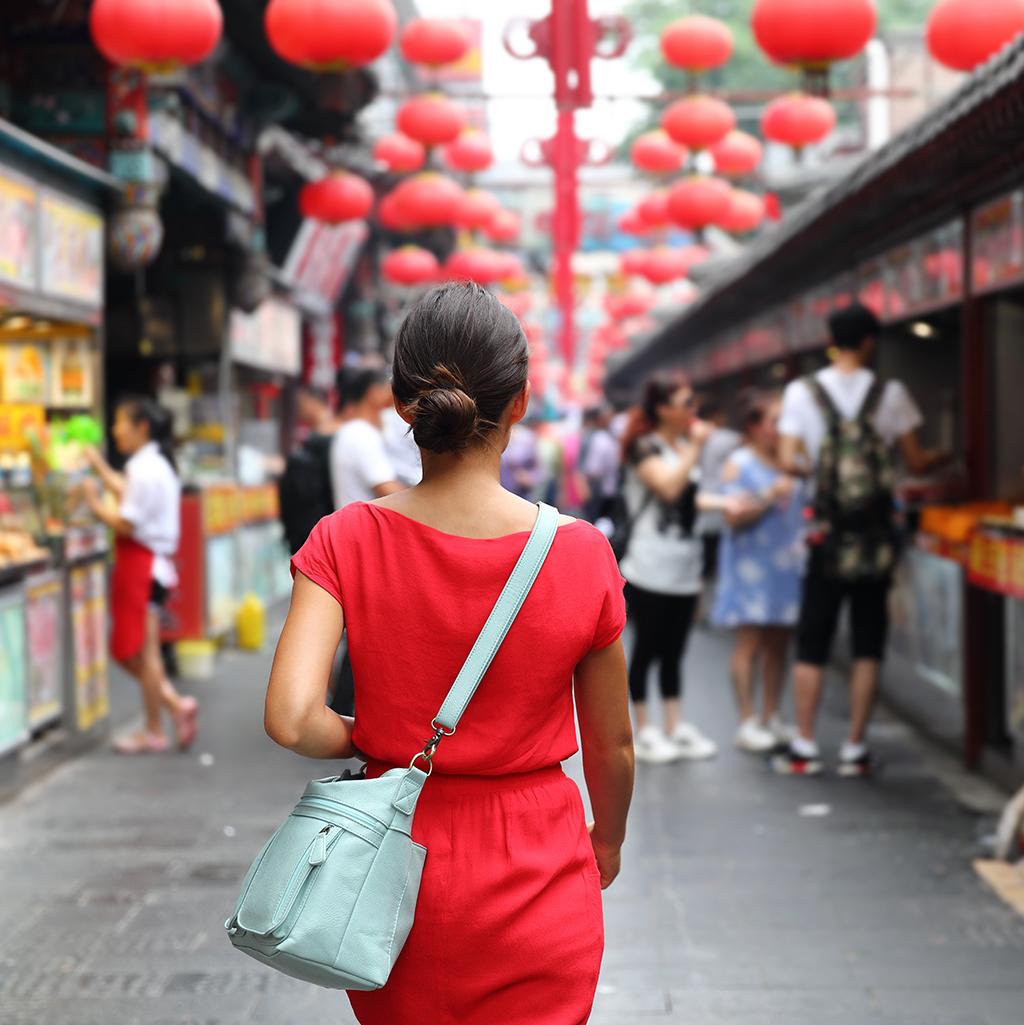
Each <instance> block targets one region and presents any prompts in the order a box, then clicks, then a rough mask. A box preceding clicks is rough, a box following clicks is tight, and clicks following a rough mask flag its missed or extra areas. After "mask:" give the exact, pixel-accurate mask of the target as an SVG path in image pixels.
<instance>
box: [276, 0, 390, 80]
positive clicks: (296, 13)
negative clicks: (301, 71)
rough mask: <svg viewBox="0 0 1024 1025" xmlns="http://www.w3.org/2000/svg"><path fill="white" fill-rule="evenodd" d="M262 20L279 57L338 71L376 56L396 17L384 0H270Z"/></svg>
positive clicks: (387, 42)
mask: <svg viewBox="0 0 1024 1025" xmlns="http://www.w3.org/2000/svg"><path fill="white" fill-rule="evenodd" d="M264 21H265V24H266V30H267V39H269V40H270V45H271V46H272V47H273V48H274V50H275V51H276V52H277V54H278V56H280V57H282V58H284V60H286V61H290V62H291V63H292V64H298V65H300V66H301V67H304V68H307V69H309V70H310V71H344V70H346V69H348V68H353V67H360V66H362V65H363V64H369V63H371V62H372V61H375V60H376V59H377V58H378V57H380V56H381V54H383V53H384V51H385V50H387V48H388V47H389V46H390V45H391V40H392V39H393V38H394V35H395V28H396V26H397V23H398V18H397V16H396V15H395V9H394V8H393V7H392V6H391V2H390V0H270V4H269V5H268V6H267V11H266V14H265V16H264Z"/></svg>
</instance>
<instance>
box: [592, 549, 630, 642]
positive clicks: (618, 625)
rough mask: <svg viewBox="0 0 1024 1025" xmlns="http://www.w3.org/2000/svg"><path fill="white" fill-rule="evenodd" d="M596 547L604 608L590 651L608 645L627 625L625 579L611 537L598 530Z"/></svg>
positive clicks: (602, 605)
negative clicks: (613, 549) (614, 552)
mask: <svg viewBox="0 0 1024 1025" xmlns="http://www.w3.org/2000/svg"><path fill="white" fill-rule="evenodd" d="M594 534H595V535H596V540H595V548H597V550H598V560H599V567H600V568H599V571H598V586H599V587H600V589H601V593H602V598H601V611H600V613H599V615H598V618H597V626H596V627H595V629H594V639H593V640H592V641H591V643H590V650H591V651H599V650H600V649H602V648H607V647H608V645H609V644H613V643H614V642H615V641H617V640H618V639H619V637H621V636H622V631H623V630H624V629H625V627H626V596H625V594H624V593H623V588H624V586H625V583H626V581H625V580H623V579H622V574H621V573H620V572H619V564H618V563H617V562H616V561H615V555H614V554H613V552H612V547H611V545H610V544H609V543H608V539H607V538H606V537H605V536H604V535H603V534H602V533H601V532H600V531H597V530H595V531H594Z"/></svg>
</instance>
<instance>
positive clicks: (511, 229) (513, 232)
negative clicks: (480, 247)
mask: <svg viewBox="0 0 1024 1025" xmlns="http://www.w3.org/2000/svg"><path fill="white" fill-rule="evenodd" d="M522 230H523V222H522V219H521V218H520V216H519V214H517V213H515V212H514V211H512V210H499V211H498V212H497V213H496V214H495V215H494V216H493V217H492V218H491V222H490V224H488V225H487V226H486V227H485V228H484V232H485V233H486V235H487V237H488V238H489V239H490V240H491V241H492V242H504V243H510V242H515V240H516V239H517V238H519V233H520V231H522Z"/></svg>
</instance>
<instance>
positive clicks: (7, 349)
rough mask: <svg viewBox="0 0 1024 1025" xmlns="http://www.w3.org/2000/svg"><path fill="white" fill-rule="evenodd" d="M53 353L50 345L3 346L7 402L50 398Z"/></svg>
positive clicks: (39, 401)
mask: <svg viewBox="0 0 1024 1025" xmlns="http://www.w3.org/2000/svg"><path fill="white" fill-rule="evenodd" d="M50 363H51V354H50V350H49V348H48V347H47V346H43V345H31V344H18V343H14V344H8V345H5V346H4V347H3V372H2V375H0V376H2V378H3V400H4V402H38V403H42V404H44V405H45V404H46V403H47V402H48V401H49V399H50V388H49V385H50Z"/></svg>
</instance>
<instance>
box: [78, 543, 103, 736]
mask: <svg viewBox="0 0 1024 1025" xmlns="http://www.w3.org/2000/svg"><path fill="white" fill-rule="evenodd" d="M70 586H71V603H70V604H71V638H72V646H73V649H74V651H73V654H74V659H75V714H76V721H77V724H78V729H79V730H80V731H82V732H84V731H86V730H89V729H91V728H92V727H93V726H94V725H95V724H96V723H97V722H99V721H100V720H101V719H103V718H105V717H106V715H107V713H108V711H109V697H108V691H107V673H106V661H107V660H106V650H107V637H106V600H107V599H106V573H105V570H104V568H103V564H102V563H94V564H93V565H92V566H88V565H87V566H76V567H75V568H74V569H73V570H72V571H71V573H70Z"/></svg>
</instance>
